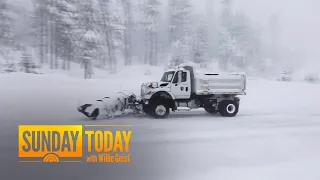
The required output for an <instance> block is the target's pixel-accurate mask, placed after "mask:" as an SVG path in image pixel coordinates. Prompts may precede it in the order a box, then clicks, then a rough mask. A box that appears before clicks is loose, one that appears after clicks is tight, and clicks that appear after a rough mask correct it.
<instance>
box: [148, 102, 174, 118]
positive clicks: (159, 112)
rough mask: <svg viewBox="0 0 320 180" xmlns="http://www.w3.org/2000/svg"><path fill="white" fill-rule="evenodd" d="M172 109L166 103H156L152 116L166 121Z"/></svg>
mask: <svg viewBox="0 0 320 180" xmlns="http://www.w3.org/2000/svg"><path fill="white" fill-rule="evenodd" d="M169 112H170V109H169V107H168V105H166V103H163V102H155V103H154V105H153V106H152V115H153V116H154V117H155V118H157V119H164V118H166V117H168V115H169Z"/></svg>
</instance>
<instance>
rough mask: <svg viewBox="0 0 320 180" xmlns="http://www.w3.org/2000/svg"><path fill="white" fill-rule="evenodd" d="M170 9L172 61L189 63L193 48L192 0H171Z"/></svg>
mask: <svg viewBox="0 0 320 180" xmlns="http://www.w3.org/2000/svg"><path fill="white" fill-rule="evenodd" d="M168 8H169V40H170V49H171V55H172V61H183V62H186V61H189V58H190V52H191V46H192V45H191V43H192V34H191V29H192V24H191V22H192V6H191V3H190V0H170V1H169V7H168Z"/></svg>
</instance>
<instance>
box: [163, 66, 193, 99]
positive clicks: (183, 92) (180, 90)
mask: <svg viewBox="0 0 320 180" xmlns="http://www.w3.org/2000/svg"><path fill="white" fill-rule="evenodd" d="M161 82H164V83H168V84H167V86H169V87H170V92H171V94H172V96H173V99H189V98H190V96H191V77H190V71H189V70H185V69H179V70H175V71H173V70H170V71H167V72H165V73H164V74H163V76H162V78H161ZM160 86H161V85H160Z"/></svg>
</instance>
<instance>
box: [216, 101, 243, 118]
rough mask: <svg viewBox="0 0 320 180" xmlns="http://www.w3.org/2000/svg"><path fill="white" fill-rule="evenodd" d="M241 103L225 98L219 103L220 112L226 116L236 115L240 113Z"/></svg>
mask: <svg viewBox="0 0 320 180" xmlns="http://www.w3.org/2000/svg"><path fill="white" fill-rule="evenodd" d="M238 111H239V104H238V103H237V102H235V101H231V100H225V101H221V102H220V103H219V113H220V114H221V115H222V116H225V117H234V116H236V115H237V114H238Z"/></svg>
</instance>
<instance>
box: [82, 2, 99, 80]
mask: <svg viewBox="0 0 320 180" xmlns="http://www.w3.org/2000/svg"><path fill="white" fill-rule="evenodd" d="M94 7H95V2H94V1H86V0H83V1H81V4H80V8H81V12H82V13H81V14H80V15H79V21H80V22H79V25H80V28H81V30H82V35H81V36H80V39H81V44H80V49H81V58H80V60H81V63H82V65H83V67H84V78H85V79H90V78H91V76H92V74H93V64H94V61H95V60H96V58H97V51H98V48H99V45H98V39H99V35H100V34H99V32H98V31H97V27H96V26H97V16H96V14H95V11H94Z"/></svg>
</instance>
